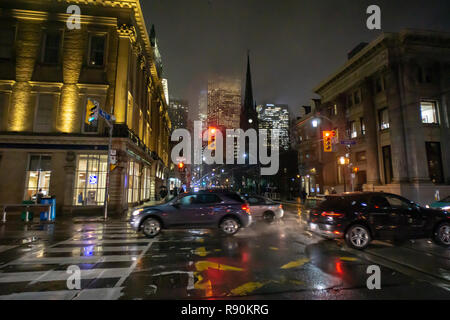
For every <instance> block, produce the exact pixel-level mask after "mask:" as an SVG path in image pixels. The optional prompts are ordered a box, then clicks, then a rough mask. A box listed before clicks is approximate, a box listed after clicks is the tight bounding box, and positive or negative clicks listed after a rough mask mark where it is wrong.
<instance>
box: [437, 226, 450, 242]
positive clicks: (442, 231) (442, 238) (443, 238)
mask: <svg viewBox="0 0 450 320" xmlns="http://www.w3.org/2000/svg"><path fill="white" fill-rule="evenodd" d="M434 238H435V240H436V242H437V243H438V244H440V245H443V246H446V247H448V246H450V223H448V222H444V223H441V224H440V225H439V226H438V227H437V228H436V231H435V233H434Z"/></svg>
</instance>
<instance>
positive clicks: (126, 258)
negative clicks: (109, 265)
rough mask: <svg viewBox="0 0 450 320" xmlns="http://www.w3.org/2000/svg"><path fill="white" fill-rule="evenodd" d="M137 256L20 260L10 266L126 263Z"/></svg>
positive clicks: (28, 258)
mask: <svg viewBox="0 0 450 320" xmlns="http://www.w3.org/2000/svg"><path fill="white" fill-rule="evenodd" d="M136 259H137V255H115V256H112V255H111V256H90V257H84V256H80V257H50V258H38V257H35V258H32V257H27V258H20V259H17V260H14V261H12V262H10V263H9V264H10V265H19V264H82V263H101V262H126V261H135V260H136Z"/></svg>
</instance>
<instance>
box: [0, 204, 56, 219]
mask: <svg viewBox="0 0 450 320" xmlns="http://www.w3.org/2000/svg"><path fill="white" fill-rule="evenodd" d="M0 206H1V207H3V218H2V222H3V223H5V222H6V212H17V211H25V212H26V215H25V222H28V221H29V212H30V211H33V212H35V211H38V212H42V211H47V212H48V220H49V221H51V220H52V216H51V210H52V205H51V204H2V205H0ZM7 208H13V210H7ZM30 208H32V210H30ZM14 209H16V210H14ZM20 209H22V210H20Z"/></svg>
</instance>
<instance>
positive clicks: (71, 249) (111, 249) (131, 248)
mask: <svg viewBox="0 0 450 320" xmlns="http://www.w3.org/2000/svg"><path fill="white" fill-rule="evenodd" d="M86 247H90V246H89V245H88V246H86ZM146 247H147V246H142V245H141V246H139V245H138V246H120V247H101V246H99V247H94V248H93V249H92V250H93V252H116V251H117V252H120V251H140V250H144V249H145V248H146ZM83 248H85V247H69V248H50V249H44V251H45V252H49V253H56V252H72V253H80V252H83V251H84V250H83Z"/></svg>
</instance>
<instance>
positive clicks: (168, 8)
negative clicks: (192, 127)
mask: <svg viewBox="0 0 450 320" xmlns="http://www.w3.org/2000/svg"><path fill="white" fill-rule="evenodd" d="M371 4H377V5H379V6H380V7H381V12H382V29H383V30H382V31H385V32H394V31H399V30H400V29H402V28H420V29H429V30H440V31H447V32H450V0H426V1H424V0H420V1H419V0H382V1H380V0H370V1H367V0H315V1H314V0H141V5H142V9H143V11H144V15H145V19H146V23H147V27H148V30H150V25H151V24H152V23H153V24H155V27H156V35H157V37H158V44H159V49H160V51H161V54H162V57H163V63H164V77H167V78H168V80H169V93H170V95H171V96H173V97H176V98H184V99H187V100H188V101H189V102H190V105H191V110H192V112H191V114H190V118H191V119H195V118H196V116H197V105H198V95H199V92H200V90H202V89H203V90H204V89H206V87H207V79H208V75H210V74H215V73H219V74H223V75H230V76H238V77H240V78H241V79H242V81H244V79H245V69H246V54H247V50H248V49H249V50H250V56H251V64H252V76H253V90H254V97H255V100H256V102H257V103H258V104H262V103H286V104H288V105H289V107H290V110H291V112H292V113H293V116H292V117H294V116H297V115H298V112H299V107H300V106H301V105H308V104H309V101H310V99H311V98H313V97H315V96H314V94H313V93H312V89H313V87H314V86H316V85H317V84H318V83H319V82H320V81H321V80H323V79H324V78H326V77H327V76H328V75H330V74H331V73H333V72H334V71H335V70H336V69H337V68H338V67H340V66H341V65H343V64H344V63H345V62H346V60H347V53H348V52H349V51H350V50H351V49H353V48H354V47H355V46H356V45H357V44H358V43H360V42H364V41H365V42H370V41H371V40H373V39H375V38H376V37H377V36H378V35H379V34H380V31H370V30H368V29H367V28H366V19H367V17H368V15H367V14H366V9H367V7H368V6H369V5H371Z"/></svg>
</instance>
